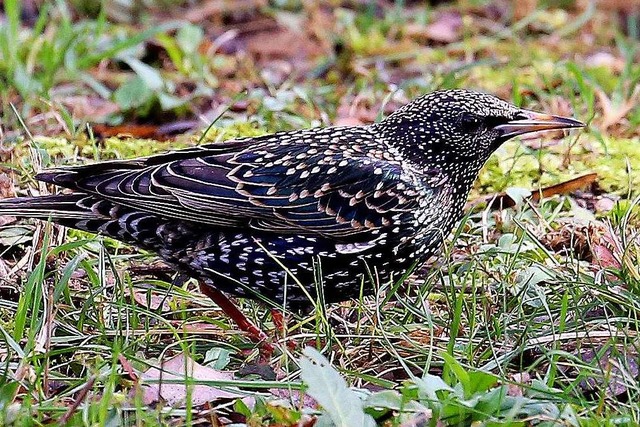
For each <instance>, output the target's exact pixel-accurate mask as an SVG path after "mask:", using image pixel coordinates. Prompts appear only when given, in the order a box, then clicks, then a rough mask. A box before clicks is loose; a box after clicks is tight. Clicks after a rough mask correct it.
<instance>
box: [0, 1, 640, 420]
mask: <svg viewBox="0 0 640 427" xmlns="http://www.w3.org/2000/svg"><path fill="white" fill-rule="evenodd" d="M639 40H640V1H637V0H560V1H551V0H548V1H546V0H519V1H514V2H512V1H507V0H459V1H411V0H405V1H402V0H396V1H392V0H374V1H364V0H351V1H346V0H345V1H340V0H324V1H317V2H316V1H306V0H184V1H181V0H113V1H102V2H98V1H94V2H85V1H80V0H74V1H63V0H57V1H53V0H52V1H37V0H23V1H20V0H0V197H10V196H13V195H26V194H34V193H36V192H38V191H45V190H46V189H45V188H44V187H42V186H40V187H38V185H37V184H36V183H35V182H34V181H33V172H34V171H35V170H37V169H39V168H40V167H42V166H52V165H56V164H75V163H80V162H85V161H94V160H99V159H108V158H118V157H134V156H142V155H147V154H151V153H154V152H158V151H163V150H167V149H170V148H179V147H184V146H188V145H193V144H197V143H201V142H202V141H217V140H223V139H229V138H233V137H237V136H251V135H258V134H263V133H267V132H273V131H279V130H287V129H294V128H303V127H313V126H327V125H359V124H366V123H370V122H373V121H376V120H379V119H380V118H382V117H384V116H385V115H387V114H389V113H390V112H391V111H393V110H395V109H396V108H398V107H399V106H401V105H403V104H404V103H406V102H408V101H409V100H411V99H413V98H415V97H416V96H418V95H421V94H424V93H426V92H429V91H432V90H436V89H443V88H457V87H465V88H472V89H477V90H481V91H485V92H489V93H493V94H496V95H498V96H500V97H502V98H504V99H507V100H510V101H511V102H514V103H516V104H518V105H521V106H523V107H526V108H530V109H536V110H540V111H545V112H547V113H551V114H558V115H564V116H573V117H576V118H578V119H580V120H583V121H585V122H587V123H588V128H586V129H585V130H584V131H583V132H581V133H576V134H574V135H572V136H570V137H568V138H565V137H564V134H563V133H552V134H545V135H544V137H543V138H540V137H534V138H527V139H524V140H518V141H510V142H509V143H507V144H505V146H503V147H501V148H500V150H498V152H497V153H496V154H495V155H494V156H493V157H492V158H491V159H490V161H489V162H488V164H487V167H486V168H485V169H484V170H483V172H482V174H481V176H480V178H479V180H478V182H477V185H476V188H475V189H474V192H473V193H472V196H471V203H470V206H469V207H470V208H471V211H470V214H469V216H468V218H466V219H465V221H464V222H463V224H462V225H461V226H460V228H459V229H458V230H457V232H456V240H455V241H454V242H452V243H451V244H450V245H449V247H448V251H447V257H446V258H445V260H443V261H441V263H440V264H437V265H436V266H435V267H434V268H432V269H428V270H424V271H421V272H419V274H417V275H416V276H415V277H414V278H413V279H412V280H411V283H412V284H413V285H415V286H409V287H408V289H407V290H404V288H402V289H400V294H401V296H402V298H398V301H394V300H393V299H391V300H390V298H387V299H385V301H384V304H383V305H382V306H381V305H380V304H378V301H375V300H365V301H358V302H353V303H345V304H341V305H336V306H332V307H328V308H327V309H326V311H323V312H321V313H313V314H311V315H309V316H308V317H304V316H303V317H302V318H296V319H295V321H294V322H293V325H292V326H291V329H290V333H291V334H293V335H294V336H297V337H298V339H299V340H301V342H303V343H307V344H311V345H313V346H315V347H317V348H318V349H321V350H323V353H324V354H325V355H331V362H332V364H333V365H334V366H336V367H337V368H338V370H339V371H340V373H341V375H343V376H346V377H347V378H348V380H349V384H352V385H355V386H358V387H359V388H360V389H359V390H357V391H354V390H352V389H348V388H347V387H346V385H345V384H344V381H343V380H342V379H341V377H340V376H339V375H338V373H337V372H336V371H334V370H333V368H330V367H329V366H328V365H326V364H325V362H326V361H323V360H321V359H319V358H318V355H316V354H314V353H307V358H306V359H303V361H302V362H298V360H299V357H300V352H299V351H298V350H295V351H291V350H290V349H289V348H288V347H287V346H286V340H282V342H279V343H278V345H279V349H280V351H281V354H280V356H279V357H278V358H277V359H276V360H275V361H274V363H273V366H271V371H270V372H269V373H268V375H265V374H264V371H261V370H260V369H262V368H259V369H258V368H256V364H255V362H256V359H255V358H256V354H257V353H256V352H255V347H254V346H253V344H252V343H250V342H248V341H247V340H246V339H245V338H244V337H243V336H242V335H241V334H238V333H237V332H236V331H235V329H234V326H233V325H232V324H229V321H228V319H225V318H221V317H220V315H219V313H218V311H217V310H216V308H215V306H212V304H211V303H210V302H209V301H208V300H207V299H206V298H204V297H202V296H201V295H199V294H198V293H197V291H195V286H194V284H193V283H188V284H186V285H184V286H183V287H182V288H175V287H172V286H171V285H170V283H171V274H172V272H171V271H167V269H166V268H163V267H162V266H161V265H158V264H156V263H155V262H154V261H152V258H151V257H150V256H149V255H148V254H140V253H139V252H138V251H135V250H132V249H131V248H128V247H126V246H124V245H121V244H119V243H117V242H113V241H109V240H104V241H103V240H101V239H99V238H95V237H92V236H88V235H86V234H83V233H78V232H71V233H70V235H69V239H68V241H69V243H66V244H62V243H63V242H64V241H67V240H64V239H63V235H62V234H60V230H58V229H53V230H49V229H48V228H47V229H46V230H48V231H47V232H46V233H45V231H43V230H45V228H43V226H42V225H41V224H40V225H37V224H33V223H22V222H17V221H16V220H15V218H13V219H12V218H3V219H1V221H0V314H1V315H0V336H2V337H3V339H4V345H3V341H2V340H0V425H1V424H3V423H6V424H9V423H16V424H18V425H22V424H23V423H24V425H27V424H29V425H42V424H49V423H53V422H58V423H60V424H64V423H71V424H73V425H83V424H84V425H87V424H93V425H106V424H109V423H111V425H118V424H122V423H125V424H127V423H128V424H133V423H135V422H136V421H137V422H139V423H140V422H142V423H148V424H152V425H153V424H156V423H158V424H163V425H178V424H182V423H187V424H188V423H202V424H206V423H209V424H210V425H220V424H224V423H229V422H231V421H235V422H237V423H245V424H247V425H252V426H253V425H263V424H264V425H278V426H280V425H286V426H288V425H305V426H311V425H313V424H314V423H316V422H317V423H318V425H326V424H322V423H323V422H332V423H334V424H335V425H356V424H353V419H351V418H345V419H342V418H340V417H341V414H343V415H344V413H343V412H341V410H344V409H345V408H344V407H341V406H340V405H339V404H338V405H337V406H331V399H329V400H328V401H327V400H326V399H327V398H333V401H334V402H335V401H337V402H342V403H343V404H346V403H345V402H351V403H353V402H356V403H357V402H360V401H362V402H364V403H363V407H362V408H360V407H359V406H358V405H359V404H356V405H355V406H357V407H358V408H359V409H358V410H357V411H356V413H357V414H356V415H357V416H362V417H364V418H362V420H365V419H366V420H368V421H366V422H370V421H372V420H373V419H375V421H376V422H377V423H378V424H379V425H389V426H391V425H401V426H417V425H431V426H441V425H469V424H471V423H472V422H475V423H476V424H474V425H531V424H535V425H572V426H574V425H575V426H583V425H589V426H596V425H597V426H599V425H614V424H615V425H629V426H632V425H639V424H640V406H639V405H638V401H640V385H638V374H639V369H638V348H639V347H640V344H639V341H638V335H637V333H638V330H639V329H640V316H639V315H640V269H639V268H638V264H640V243H639V241H638V232H637V228H638V224H639V223H640V220H639V219H638V212H639V210H640V209H639V208H638V207H637V204H638V203H637V202H638V200H637V196H638V195H639V194H640V192H639V191H638V189H639V188H640V172H639V169H640V127H639V125H640V108H639V100H640V49H639V48H640V43H639ZM212 123H213V125H212ZM529 196H531V197H532V199H528V197H529ZM494 199H495V200H497V201H498V202H499V203H496V202H495V201H494V202H491V201H492V200H494ZM500 204H502V206H503V207H504V206H511V207H512V208H510V209H504V210H496V209H494V208H496V207H497V206H498V205H500ZM47 233H49V234H47ZM45 235H46V236H47V238H46V239H44V240H47V239H48V240H47V241H48V242H50V243H51V244H52V247H53V248H52V249H50V250H49V251H46V245H45V248H44V249H42V248H43V236H45ZM59 245H61V246H59ZM40 250H42V251H43V253H44V254H48V257H47V256H41V257H39V255H38V254H39V251H40ZM241 303H242V305H243V309H244V310H245V311H246V312H247V313H249V314H250V315H251V316H252V318H253V319H254V320H255V321H256V322H258V323H260V324H262V325H263V326H264V327H266V328H267V329H269V328H272V327H273V324H272V319H271V318H270V317H269V314H268V313H267V312H266V311H265V310H264V308H262V307H260V306H257V305H255V304H254V303H252V302H250V301H242V302H241ZM52 306H55V310H54V309H53V308H52ZM176 354H177V355H178V356H180V357H184V359H179V361H180V363H182V362H183V361H184V360H187V361H190V360H195V361H197V362H198V363H200V364H201V365H202V367H203V369H205V368H206V369H210V371H206V372H205V371H199V374H200V376H198V375H196V374H194V375H192V378H190V380H189V381H192V382H195V383H197V384H200V385H202V386H203V387H205V386H206V387H209V388H208V389H207V390H206V392H205V391H203V388H198V389H197V393H196V391H195V390H192V391H191V392H189V391H187V392H185V390H184V387H183V388H182V389H178V390H175V389H170V385H165V387H169V388H165V390H170V391H171V392H172V393H174V394H177V395H179V396H182V397H185V396H186V397H193V396H194V395H193V393H195V394H196V395H197V397H200V398H201V399H200V400H195V399H194V400H193V401H189V399H187V403H186V404H185V403H184V402H183V401H180V400H179V399H178V400H175V401H171V400H170V399H169V398H168V397H166V396H164V397H165V400H163V401H161V402H158V401H157V399H156V400H153V397H151V398H149V396H147V395H145V396H142V397H140V396H138V395H135V393H134V392H135V390H137V388H136V387H137V385H139V384H140V381H141V380H140V378H142V377H143V375H146V377H144V378H145V381H147V382H149V383H150V384H153V380H154V379H155V380H156V383H157V379H158V378H157V373H155V374H150V373H149V372H150V371H152V369H153V368H152V369H149V367H158V366H161V365H162V363H163V360H164V359H165V358H167V357H169V356H174V355H176ZM304 361H306V362H308V363H305V362H304ZM311 362H314V363H315V364H314V363H311ZM180 363H178V368H179V367H180ZM186 364H187V362H185V366H186ZM162 366H164V365H162ZM247 366H248V367H249V368H247ZM318 366H320V367H322V369H319V370H318V369H316V368H317V367H318ZM173 368H174V369H175V368H176V365H175V360H174V365H173ZM167 369H168V368H167ZM301 369H302V373H301ZM323 369H325V370H323ZM221 370H224V372H225V374H224V375H223V377H222V378H220V377H216V376H215V375H213V376H212V372H215V373H219V372H220V371H221ZM142 372H145V374H142ZM258 373H262V375H258ZM154 375H155V377H154ZM300 375H302V379H303V380H304V382H305V383H306V384H307V385H308V386H310V388H309V393H310V394H312V395H313V397H314V398H315V399H316V400H317V401H318V402H320V403H321V406H322V407H323V409H320V408H319V407H318V405H315V404H314V403H313V402H309V401H307V400H304V399H299V398H298V397H299V396H297V395H296V394H295V393H293V392H291V390H288V391H287V393H284V394H283V393H282V390H279V389H278V387H285V388H286V387H289V388H293V389H296V388H300V387H301V383H300V382H299V380H300ZM258 377H261V378H258ZM239 378H242V379H239ZM246 378H248V380H245V379H246ZM265 378H266V379H265ZM273 378H277V379H278V381H277V382H274V381H271V380H272V379H273ZM250 380H251V381H250ZM243 381H244V382H243ZM341 381H342V382H341ZM229 385H232V386H234V387H244V388H245V389H246V388H247V387H249V389H252V390H255V389H260V390H263V391H264V390H267V392H265V393H263V394H262V395H260V396H258V397H255V400H251V401H246V400H239V399H235V397H237V396H236V395H233V394H232V395H224V394H222V393H221V392H220V390H221V389H222V388H224V387H228V386H229ZM323 389H330V390H333V392H334V395H325V394H323V392H321V391H318V390H323ZM234 390H236V391H237V389H234ZM156 391H157V390H156ZM207 392H208V393H209V394H207ZM157 393H159V392H157ZM167 393H169V391H167ZM185 393H186V394H185ZM190 393H191V394H190ZM199 393H203V395H200V394H199ZM134 395H135V396H134ZM354 396H355V397H354ZM220 399H222V400H225V399H227V400H226V401H225V403H223V404H221V405H213V404H212V403H211V402H213V401H216V402H217V401H219V400H220ZM252 399H254V398H252ZM354 399H355V400H354ZM229 400H230V401H231V403H229ZM203 402H205V403H203ZM283 402H286V403H283ZM351 403H350V404H351ZM149 405H150V406H149ZM358 411H359V412H358ZM317 416H319V417H320V418H317ZM323 416H324V417H325V418H324V421H321V420H323V418H322V417H323ZM328 419H330V420H331V421H327V420H328ZM140 420H143V421H140ZM340 420H342V421H340ZM349 420H351V421H349ZM341 422H342V424H341ZM349 422H351V424H349ZM363 422H364V421H363Z"/></svg>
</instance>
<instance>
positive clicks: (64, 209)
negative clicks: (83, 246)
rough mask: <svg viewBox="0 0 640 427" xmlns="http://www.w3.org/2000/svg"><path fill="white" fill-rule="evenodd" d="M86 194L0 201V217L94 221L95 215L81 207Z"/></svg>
mask: <svg viewBox="0 0 640 427" xmlns="http://www.w3.org/2000/svg"><path fill="white" fill-rule="evenodd" d="M86 198H87V195H86V194H81V193H73V194H56V195H50V196H39V197H17V198H14V199H5V200H0V215H10V216H16V217H19V218H37V219H45V220H46V219H51V220H52V221H59V220H69V219H73V220H83V219H95V218H96V214H95V213H94V212H93V211H92V210H91V209H88V208H87V207H86V206H83V205H82V200H83V199H86Z"/></svg>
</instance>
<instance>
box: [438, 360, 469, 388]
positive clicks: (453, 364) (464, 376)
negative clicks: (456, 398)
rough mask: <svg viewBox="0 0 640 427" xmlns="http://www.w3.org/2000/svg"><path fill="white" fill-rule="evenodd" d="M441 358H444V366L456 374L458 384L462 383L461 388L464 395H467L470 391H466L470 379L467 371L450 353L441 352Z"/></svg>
mask: <svg viewBox="0 0 640 427" xmlns="http://www.w3.org/2000/svg"><path fill="white" fill-rule="evenodd" d="M442 358H443V359H444V364H445V368H446V369H449V370H450V371H451V372H453V374H454V375H455V376H456V378H457V379H458V381H459V382H460V384H462V389H463V390H464V392H465V393H464V394H465V396H466V397H469V396H470V395H471V393H469V392H468V390H469V389H470V387H471V385H470V382H471V379H470V377H469V373H468V372H467V371H465V369H464V367H463V366H462V365H461V364H460V362H458V361H457V360H456V359H455V358H454V357H453V356H452V355H450V354H449V353H442Z"/></svg>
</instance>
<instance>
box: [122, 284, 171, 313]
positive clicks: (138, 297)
mask: <svg viewBox="0 0 640 427" xmlns="http://www.w3.org/2000/svg"><path fill="white" fill-rule="evenodd" d="M149 292H150V293H151V295H149ZM131 297H132V298H133V300H134V301H135V302H137V303H138V304H140V305H141V306H142V307H145V308H147V309H149V310H154V311H155V310H158V309H159V308H161V310H160V311H161V312H162V313H166V312H168V311H171V307H169V301H168V300H169V298H168V297H167V295H166V294H164V293H162V294H160V293H157V292H153V291H151V290H149V291H141V290H135V289H132V290H131Z"/></svg>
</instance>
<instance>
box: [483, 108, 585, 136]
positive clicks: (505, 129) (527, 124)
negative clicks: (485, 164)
mask: <svg viewBox="0 0 640 427" xmlns="http://www.w3.org/2000/svg"><path fill="white" fill-rule="evenodd" d="M519 116H520V117H522V118H518V119H517V120H511V121H510V122H507V123H503V124H501V125H498V126H496V127H495V128H494V129H495V130H497V131H499V132H500V133H501V135H500V137H501V139H502V140H507V139H509V138H513V137H514V136H518V135H522V134H525V133H530V132H538V131H541V130H556V129H573V128H581V127H584V126H585V124H584V123H582V122H581V121H578V120H575V119H570V118H568V117H560V116H552V115H549V114H542V113H536V112H535V111H530V110H520V114H519Z"/></svg>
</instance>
